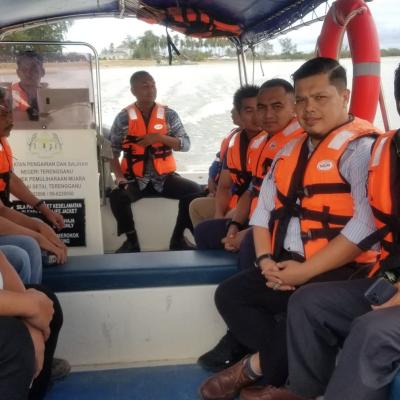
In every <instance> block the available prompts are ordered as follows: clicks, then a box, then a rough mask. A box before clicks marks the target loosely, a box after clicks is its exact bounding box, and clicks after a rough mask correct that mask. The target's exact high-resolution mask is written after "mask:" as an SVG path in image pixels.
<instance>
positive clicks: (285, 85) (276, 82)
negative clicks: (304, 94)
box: [259, 78, 294, 94]
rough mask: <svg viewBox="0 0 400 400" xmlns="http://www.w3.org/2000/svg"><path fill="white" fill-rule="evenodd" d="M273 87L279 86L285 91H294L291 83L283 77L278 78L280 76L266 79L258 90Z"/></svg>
mask: <svg viewBox="0 0 400 400" xmlns="http://www.w3.org/2000/svg"><path fill="white" fill-rule="evenodd" d="M275 87H281V88H282V89H283V90H284V91H285V92H286V93H292V94H293V93H294V88H293V85H292V84H291V83H290V82H288V81H286V80H285V79H280V78H274V79H269V80H268V81H266V82H264V83H263V84H262V85H261V86H260V90H259V92H261V91H262V90H265V89H271V88H275Z"/></svg>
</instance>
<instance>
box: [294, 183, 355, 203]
mask: <svg viewBox="0 0 400 400" xmlns="http://www.w3.org/2000/svg"><path fill="white" fill-rule="evenodd" d="M336 193H351V187H350V184H349V183H347V182H346V183H316V184H313V185H308V186H303V187H301V188H300V189H299V190H298V195H299V198H300V199H302V198H303V197H312V196H314V195H316V194H336Z"/></svg>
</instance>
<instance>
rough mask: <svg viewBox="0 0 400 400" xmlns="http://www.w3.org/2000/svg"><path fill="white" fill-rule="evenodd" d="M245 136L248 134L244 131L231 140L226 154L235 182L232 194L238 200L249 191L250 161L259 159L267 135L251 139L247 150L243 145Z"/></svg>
mask: <svg viewBox="0 0 400 400" xmlns="http://www.w3.org/2000/svg"><path fill="white" fill-rule="evenodd" d="M244 135H246V132H245V131H243V130H242V131H239V132H237V133H236V134H235V135H234V136H233V138H231V140H230V143H229V147H228V151H227V154H226V164H227V167H228V169H229V172H230V175H231V179H232V182H233V186H232V194H233V195H237V197H238V198H239V197H240V196H241V195H242V194H243V193H244V192H245V191H246V190H247V188H248V186H249V184H250V181H251V170H250V165H251V164H250V163H249V160H250V159H253V158H254V159H257V158H258V156H259V151H260V149H261V144H262V143H263V141H264V138H265V136H267V133H266V132H264V131H261V132H260V133H258V134H257V135H256V136H254V137H253V138H252V139H250V142H249V143H248V145H247V148H245V147H244V146H243V145H241V142H242V141H243V140H247V138H246V137H245V136H244ZM244 150H245V151H244ZM241 152H242V154H241Z"/></svg>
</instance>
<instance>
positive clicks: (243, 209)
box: [232, 190, 252, 225]
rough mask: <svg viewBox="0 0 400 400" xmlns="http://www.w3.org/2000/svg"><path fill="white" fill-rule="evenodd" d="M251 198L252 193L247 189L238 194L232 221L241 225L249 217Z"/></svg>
mask: <svg viewBox="0 0 400 400" xmlns="http://www.w3.org/2000/svg"><path fill="white" fill-rule="evenodd" d="M251 200H252V194H251V192H250V191H249V190H246V191H245V192H244V193H243V194H242V195H241V196H240V199H239V201H238V204H237V206H236V208H235V212H234V214H233V216H232V220H233V221H236V222H238V223H239V224H242V225H243V224H244V223H245V222H246V221H247V220H248V219H249V216H250V205H251Z"/></svg>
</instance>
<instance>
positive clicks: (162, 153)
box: [121, 103, 176, 179]
mask: <svg viewBox="0 0 400 400" xmlns="http://www.w3.org/2000/svg"><path fill="white" fill-rule="evenodd" d="M126 110H127V112H128V121H129V123H128V134H127V135H126V137H125V139H124V140H123V142H122V150H123V152H124V156H123V159H122V161H121V169H122V172H123V174H124V175H125V176H126V177H127V178H128V179H130V178H133V177H143V176H144V169H145V167H146V162H147V160H148V159H151V160H152V162H153V166H154V169H155V170H156V171H157V173H158V174H159V175H163V174H169V173H172V172H174V171H175V170H176V162H175V159H174V156H173V155H172V149H171V147H169V146H165V145H164V144H162V143H159V142H158V143H154V144H152V145H151V146H147V147H146V148H145V147H142V146H139V145H138V144H136V143H137V141H138V140H139V139H140V138H141V137H143V136H145V135H151V134H154V133H158V134H161V135H167V134H168V126H167V121H166V118H165V111H166V107H165V106H162V105H160V104H157V103H156V104H155V105H154V107H153V110H152V111H151V115H150V119H149V123H148V124H147V127H146V124H145V121H144V119H143V116H142V113H141V112H140V110H139V109H138V108H137V107H136V105H135V104H131V105H130V106H128V107H127V108H126Z"/></svg>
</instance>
